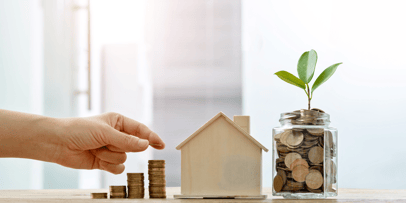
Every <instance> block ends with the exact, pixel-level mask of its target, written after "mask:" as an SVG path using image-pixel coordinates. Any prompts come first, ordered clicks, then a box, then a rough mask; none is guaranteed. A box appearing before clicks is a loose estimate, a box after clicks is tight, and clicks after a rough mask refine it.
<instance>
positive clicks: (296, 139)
mask: <svg viewBox="0 0 406 203" xmlns="http://www.w3.org/2000/svg"><path fill="white" fill-rule="evenodd" d="M303 138H304V137H303V133H302V132H299V131H291V133H289V134H288V135H287V137H286V138H285V140H286V144H287V145H288V146H292V147H295V146H298V145H300V144H301V143H302V142H303Z"/></svg>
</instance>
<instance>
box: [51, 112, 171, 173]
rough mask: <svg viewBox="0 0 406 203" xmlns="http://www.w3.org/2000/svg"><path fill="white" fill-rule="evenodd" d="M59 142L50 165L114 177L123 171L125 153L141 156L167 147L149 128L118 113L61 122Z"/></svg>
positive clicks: (65, 119) (54, 148)
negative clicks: (110, 174) (111, 174)
mask: <svg viewBox="0 0 406 203" xmlns="http://www.w3.org/2000/svg"><path fill="white" fill-rule="evenodd" d="M58 123H60V124H61V126H63V127H61V128H60V131H61V132H59V133H58V134H59V136H58V138H59V139H58V140H59V141H58V142H59V143H58V142H54V145H53V146H54V147H52V148H53V149H52V148H51V150H50V151H53V153H52V156H51V161H52V162H54V163H57V164H60V165H63V166H66V167H70V168H76V169H102V170H106V171H109V172H111V173H114V174H120V173H122V172H123V171H124V165H123V163H124V162H125V161H126V159H127V155H126V153H125V152H141V151H144V150H146V149H147V148H148V146H149V144H153V145H152V147H154V148H156V149H164V148H165V143H164V142H163V141H162V139H161V138H160V137H159V136H158V135H157V134H156V133H154V132H153V131H151V130H150V129H149V128H148V127H147V126H146V125H144V124H142V123H139V122H137V121H135V120H132V119H130V118H127V117H125V116H123V115H120V114H118V113H105V114H102V115H99V116H94V117H87V118H64V119H59V122H58Z"/></svg>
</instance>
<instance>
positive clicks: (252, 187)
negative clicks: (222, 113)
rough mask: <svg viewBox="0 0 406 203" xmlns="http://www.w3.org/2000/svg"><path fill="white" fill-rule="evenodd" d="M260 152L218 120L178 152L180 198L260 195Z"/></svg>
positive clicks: (222, 119)
mask: <svg viewBox="0 0 406 203" xmlns="http://www.w3.org/2000/svg"><path fill="white" fill-rule="evenodd" d="M261 150H262V149H260V148H259V147H258V146H256V145H255V144H254V143H252V142H251V141H250V140H249V139H248V138H247V137H245V136H244V135H243V134H242V133H241V132H239V131H238V130H237V129H235V128H234V126H232V125H231V124H230V123H228V122H227V121H226V120H225V118H224V117H219V118H218V119H217V120H216V121H214V122H213V123H212V124H211V125H209V126H208V127H207V128H206V129H204V130H203V131H202V132H200V133H199V134H198V135H197V136H195V137H194V138H193V139H192V140H190V141H189V142H188V143H186V145H184V146H183V147H182V149H181V154H182V155H181V156H182V180H181V182H182V183H181V187H182V189H181V190H182V195H260V194H261V153H262V151H261Z"/></svg>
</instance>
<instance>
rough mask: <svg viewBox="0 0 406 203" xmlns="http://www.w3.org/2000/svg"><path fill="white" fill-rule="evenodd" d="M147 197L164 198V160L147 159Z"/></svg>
mask: <svg viewBox="0 0 406 203" xmlns="http://www.w3.org/2000/svg"><path fill="white" fill-rule="evenodd" d="M148 179H149V187H148V189H149V198H166V181H165V160H149V161H148Z"/></svg>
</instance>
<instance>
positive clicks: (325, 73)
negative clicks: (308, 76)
mask: <svg viewBox="0 0 406 203" xmlns="http://www.w3.org/2000/svg"><path fill="white" fill-rule="evenodd" d="M340 64H342V63H336V64H334V65H331V66H330V67H328V68H326V70H324V71H323V72H322V73H321V74H320V75H319V77H318V78H317V79H316V81H315V82H314V84H313V87H312V94H313V91H314V90H315V89H317V88H318V87H319V86H320V85H321V84H323V83H325V82H326V81H327V80H328V79H329V78H330V77H331V76H332V75H333V74H334V72H336V69H337V67H338V66H339V65H340Z"/></svg>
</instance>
